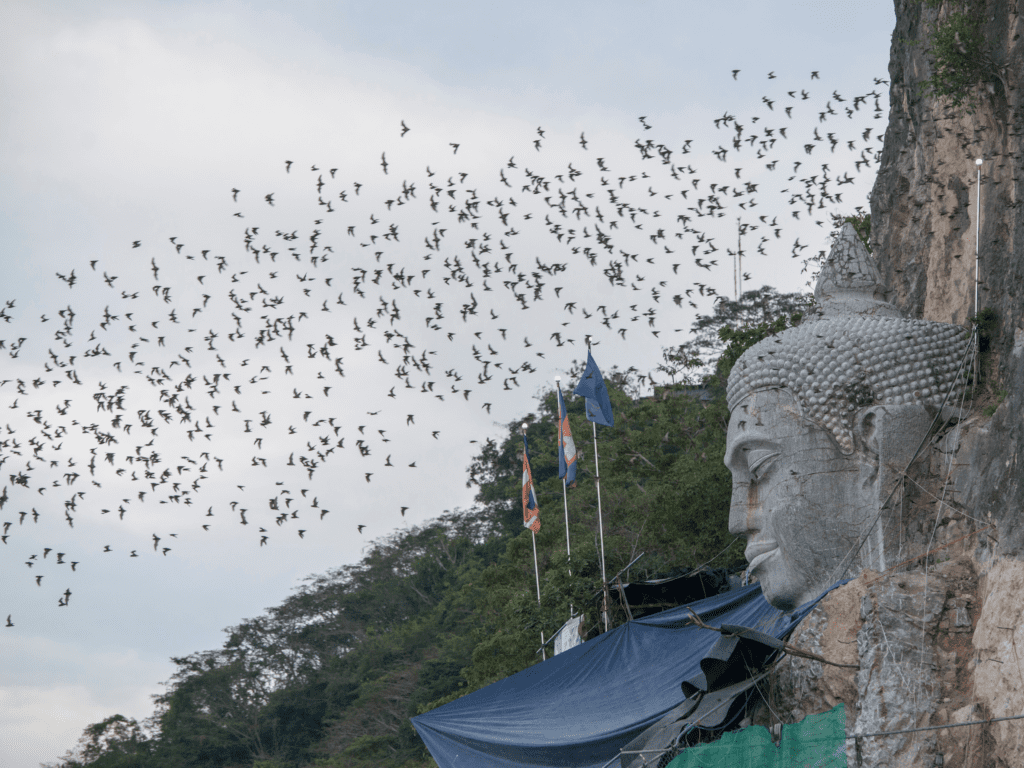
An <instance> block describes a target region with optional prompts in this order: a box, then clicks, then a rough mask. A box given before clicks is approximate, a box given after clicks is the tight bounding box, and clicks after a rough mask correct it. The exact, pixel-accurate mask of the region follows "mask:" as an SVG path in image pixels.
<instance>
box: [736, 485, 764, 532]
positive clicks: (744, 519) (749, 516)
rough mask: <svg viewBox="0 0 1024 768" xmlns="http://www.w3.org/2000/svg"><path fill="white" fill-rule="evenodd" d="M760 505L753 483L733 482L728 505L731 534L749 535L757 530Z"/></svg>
mask: <svg viewBox="0 0 1024 768" xmlns="http://www.w3.org/2000/svg"><path fill="white" fill-rule="evenodd" d="M760 507H761V505H760V504H758V502H757V485H756V484H755V483H733V486H732V502H731V504H730V506H729V533H731V534H732V535H733V536H748V537H749V536H750V535H751V534H753V533H756V532H757V531H759V530H760V529H761V526H760V524H759V523H758V517H759V513H760Z"/></svg>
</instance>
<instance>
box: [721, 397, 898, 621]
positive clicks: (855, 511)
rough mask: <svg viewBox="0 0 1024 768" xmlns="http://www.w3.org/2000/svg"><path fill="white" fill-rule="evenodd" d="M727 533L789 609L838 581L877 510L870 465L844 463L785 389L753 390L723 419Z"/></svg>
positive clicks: (853, 460)
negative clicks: (728, 478)
mask: <svg viewBox="0 0 1024 768" xmlns="http://www.w3.org/2000/svg"><path fill="white" fill-rule="evenodd" d="M725 455H726V462H725V463H726V466H727V467H728V468H729V469H730V471H731V472H732V477H733V486H732V505H731V508H730V511H729V532H730V533H733V534H737V535H738V534H742V535H744V536H746V538H747V547H746V551H745V555H746V558H747V561H748V562H749V564H750V565H749V568H750V575H751V576H752V577H756V578H757V580H758V581H759V582H760V584H761V588H762V591H763V592H764V596H765V598H766V599H767V600H768V602H770V603H771V604H772V605H774V606H775V607H777V608H781V609H783V610H791V609H793V608H796V607H798V606H800V605H801V604H803V603H805V602H807V601H808V600H811V599H813V598H815V597H817V596H818V595H819V594H820V593H821V592H822V591H824V590H825V589H826V588H827V587H828V586H830V585H831V584H832V582H833V581H834V580H835V579H837V578H839V577H840V576H841V575H842V574H841V572H840V571H841V569H840V564H842V565H845V564H847V563H849V561H850V556H851V554H852V552H853V551H854V550H855V549H856V547H857V545H858V543H859V542H860V541H861V538H862V536H863V535H865V534H866V533H867V532H868V530H869V528H870V526H871V523H872V522H873V520H874V517H875V513H876V512H877V503H878V502H877V487H876V485H875V475H876V471H875V467H872V466H871V465H870V462H867V461H866V460H865V459H864V457H862V456H859V455H858V454H857V453H854V454H853V455H850V456H844V455H843V454H842V452H841V451H840V450H839V446H838V444H837V443H836V441H835V439H834V438H833V437H832V435H831V434H830V433H829V432H827V431H826V430H824V429H822V428H821V427H818V426H815V425H814V424H811V423H810V422H808V421H806V420H805V419H803V418H802V417H801V414H800V408H799V406H798V405H797V402H796V400H795V399H794V397H793V396H792V395H791V394H790V393H789V392H787V391H785V390H760V391H757V392H754V393H752V394H750V395H748V396H747V397H745V398H744V399H743V400H741V401H740V402H739V404H737V406H736V407H735V409H734V410H733V412H732V416H731V418H730V420H729V433H728V437H727V443H726V454H725Z"/></svg>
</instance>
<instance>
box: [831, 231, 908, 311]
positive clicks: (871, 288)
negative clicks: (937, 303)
mask: <svg viewBox="0 0 1024 768" xmlns="http://www.w3.org/2000/svg"><path fill="white" fill-rule="evenodd" d="M814 300H815V301H816V302H817V303H818V306H819V307H821V311H822V313H823V314H824V315H842V314H855V315H874V316H876V317H900V316H901V315H902V313H901V312H900V311H899V310H898V309H897V308H896V307H895V306H893V305H892V304H890V303H889V302H887V301H886V300H885V290H884V288H883V287H882V276H881V274H880V273H879V271H878V267H876V266H875V262H874V259H872V258H871V254H870V253H868V249H867V248H866V247H865V246H864V243H863V242H861V239H860V238H859V237H858V236H857V231H856V230H855V229H854V228H853V225H852V224H850V223H849V222H848V223H846V224H844V225H843V228H842V230H840V232H839V237H837V238H836V242H835V245H833V246H832V252H831V253H830V254H829V255H828V258H827V259H825V263H824V264H823V265H822V267H821V273H820V274H819V275H818V284H817V286H815V288H814Z"/></svg>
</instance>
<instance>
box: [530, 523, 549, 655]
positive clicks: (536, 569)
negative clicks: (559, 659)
mask: <svg viewBox="0 0 1024 768" xmlns="http://www.w3.org/2000/svg"><path fill="white" fill-rule="evenodd" d="M530 533H531V534H532V535H533V576H534V578H535V579H536V580H537V605H538V607H539V606H540V568H539V567H538V566H537V534H536V533H534V532H533V531H532V530H531V531H530ZM546 644H547V643H546V641H545V640H544V630H543V629H542V630H541V631H540V652H541V661H547V660H548V654H547V651H546V650H544V646H545V645H546Z"/></svg>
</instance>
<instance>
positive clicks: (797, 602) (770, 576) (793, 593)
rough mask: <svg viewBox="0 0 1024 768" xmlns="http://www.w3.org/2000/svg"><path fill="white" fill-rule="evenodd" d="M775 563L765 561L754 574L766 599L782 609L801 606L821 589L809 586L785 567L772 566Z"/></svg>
mask: <svg viewBox="0 0 1024 768" xmlns="http://www.w3.org/2000/svg"><path fill="white" fill-rule="evenodd" d="M773 565H777V564H776V563H765V564H764V565H762V566H761V567H760V568H758V569H757V572H756V573H754V574H752V575H755V576H756V577H757V580H758V583H759V584H760V585H761V593H762V594H763V595H764V598H765V600H767V601H768V602H769V603H770V604H771V605H772V606H773V607H775V608H778V609H779V610H780V611H787V612H788V611H792V610H794V609H795V608H799V607H800V606H801V605H803V604H804V603H806V602H807V601H808V600H811V599H813V598H814V597H815V596H816V595H817V594H818V592H820V591H821V590H816V588H815V587H814V586H812V587H810V588H808V586H807V584H806V582H805V581H804V580H802V579H801V580H798V579H795V578H793V576H792V574H790V573H787V572H785V571H784V570H783V569H780V568H777V567H771V566H773ZM780 571H781V572H780ZM787 577H788V578H787Z"/></svg>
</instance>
